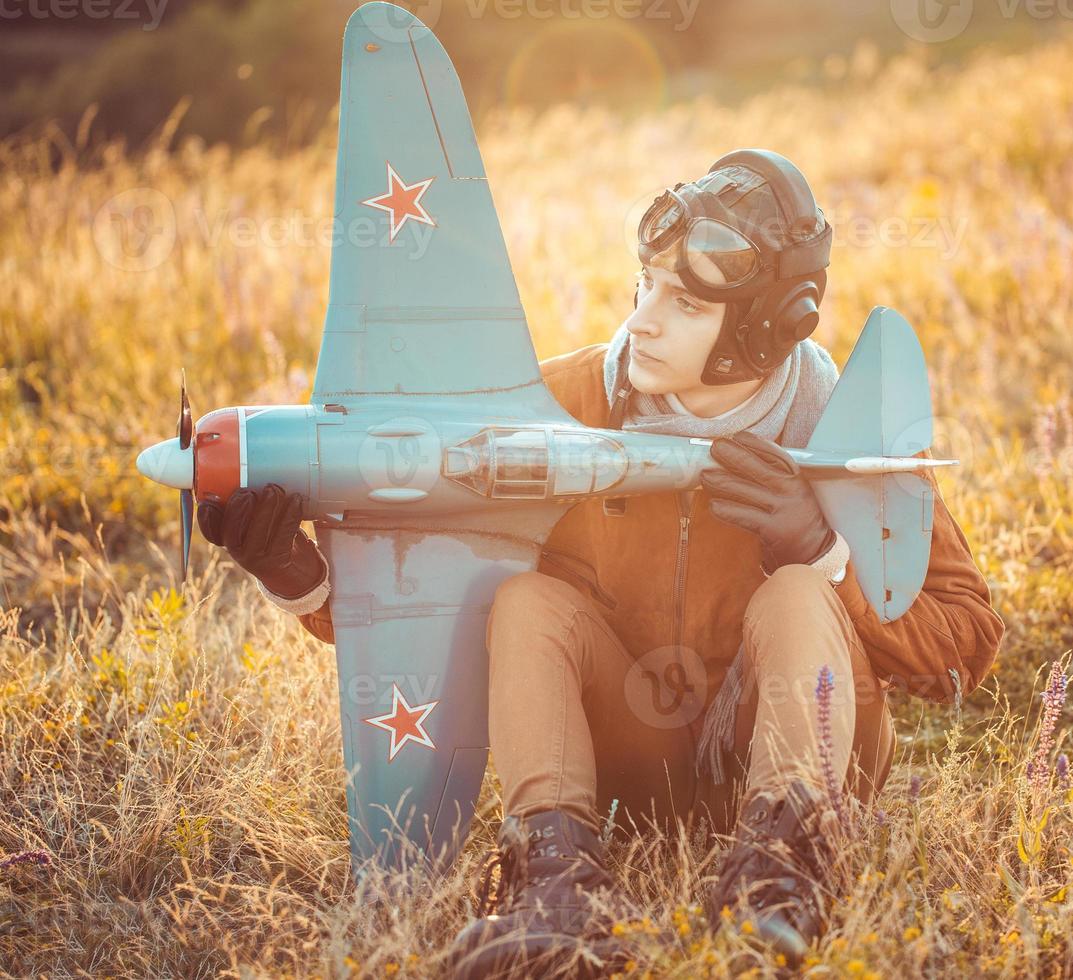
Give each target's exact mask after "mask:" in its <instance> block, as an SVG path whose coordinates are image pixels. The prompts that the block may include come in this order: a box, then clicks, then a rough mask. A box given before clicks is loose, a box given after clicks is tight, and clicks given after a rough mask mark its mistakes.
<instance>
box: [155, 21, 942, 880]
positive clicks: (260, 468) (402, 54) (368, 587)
mask: <svg viewBox="0 0 1073 980" xmlns="http://www.w3.org/2000/svg"><path fill="white" fill-rule="evenodd" d="M368 216H373V217H375V218H377V219H378V220H380V221H382V225H383V229H384V232H385V234H384V240H383V241H381V242H378V243H377V244H371V245H366V246H364V247H363V246H361V245H359V244H355V242H354V241H353V240H351V239H352V237H353V236H349V235H342V236H341V237H340V239H339V240H338V242H337V243H336V244H335V246H334V248H333V250H332V262H331V288H330V297H329V305H328V313H327V320H326V323H325V327H324V336H323V342H322V345H321V350H320V358H319V361H318V364H317V375H316V381H315V384H314V391H313V397H312V399H311V403H310V404H309V405H285V406H258V407H239V408H224V409H220V410H218V411H215V412H210V413H209V414H208V415H206V416H204V417H203V418H201V419H200V420H199V421H198V422H197V424H196V425H194V424H193V422H192V417H191V414H190V408H189V404H188V402H187V400H186V393H185V384H184V389H183V397H182V413H181V415H180V428H179V435H178V437H177V438H175V439H170V440H168V441H166V442H162V443H159V444H158V445H156V446H153V447H151V448H150V449H147V450H145V451H144V452H143V453H142V454H141V455H140V456H139V457H138V469H139V470H140V472H141V473H143V474H144V475H146V476H148V477H150V478H151V479H154V480H156V481H157V482H160V483H163V484H166V485H168V486H171V487H175V488H177V489H180V490H181V491H182V526H183V569H184V572H185V567H186V562H187V558H188V554H189V547H190V533H191V527H192V514H193V500H194V497H195V496H196V497H197V498H198V499H213V498H215V499H219V500H225V499H226V498H227V497H228V496H229V495H230V494H231V493H232V492H233V491H234V490H235V489H236V488H238V487H254V488H259V487H263V486H264V485H265V484H268V483H277V484H279V485H281V486H282V487H284V488H285V489H286V490H287V491H288V492H295V491H297V492H298V493H300V494H301V495H302V496H303V498H304V499H305V502H306V505H305V512H304V516H305V518H306V519H310V520H313V521H315V522H316V528H317V540H318V542H319V544H320V547H321V548H322V549H323V551H324V553H325V555H326V556H327V559H328V562H329V564H330V567H331V582H332V593H331V613H332V621H333V623H334V625H335V644H336V653H337V659H338V668H339V691H340V699H341V706H342V736H343V758H344V763H345V766H346V771H347V776H348V781H347V806H348V810H349V817H350V837H351V852H352V856H353V860H354V870H355V873H357V874H359V875H360V872H361V868H362V865H363V863H364V862H365V861H367V860H369V859H373V858H375V859H377V860H378V861H380V862H382V863H383V865H384V866H386V867H399V866H402V865H403V864H408V863H410V860H411V858H416V859H417V860H419V861H420V862H422V863H424V862H427V863H428V864H429V865H431V866H432V868H433V869H442V868H445V867H446V866H447V865H448V864H449V863H450V862H451V861H452V860H453V859H454V857H455V856H456V854H457V852H458V850H459V848H460V847H461V845H462V843H463V842H464V840H465V838H466V835H467V834H468V831H469V826H470V821H471V819H472V816H473V812H474V808H475V805H476V801H477V796H478V792H479V790H480V786H481V781H482V776H483V774H484V771H485V763H486V761H487V756H488V732H487V689H488V687H487V673H488V660H487V651H486V649H485V625H486V620H487V617H488V613H489V610H490V607H491V603H492V599H493V596H494V594H495V591H496V588H497V587H498V586H499V584H500V583H501V582H503V581H504V580H505V579H507V578H509V577H510V576H513V575H516V574H518V573H520V572H523V571H527V570H530V569H534V568H536V566H537V564H538V561H539V558H540V553H541V548H542V545H543V543H544V542H545V541H546V539H547V538H548V536H549V534H550V532H551V530H552V528H553V527H554V526H555V524H556V522H558V521H559V519H560V518H561V517H562V516H563V515H564V514H565V513H566V512H567V510H569V509H570V508H571V507H572V506H573V505H574V504H575V503H577V502H578V501H579V500H582V499H584V498H586V497H591V496H614V497H624V496H629V495H631V494H641V493H652V492H657V491H667V490H672V489H677V490H682V489H690V488H695V487H699V486H700V473H701V471H702V470H703V469H705V468H709V467H712V466H713V465H715V464H714V463H713V461H712V458H711V456H710V454H709V447H710V445H711V443H710V441H709V440H705V439H686V438H681V437H676V436H661V435H652V434H645V433H630V432H622V431H618V430H595V429H589V428H587V427H585V426H583V425H580V424H579V423H578V422H577V421H576V420H575V419H574V418H572V417H571V416H570V415H568V414H567V412H566V411H565V410H564V409H563V408H562V407H561V406H560V405H559V404H558V402H556V401H555V399H554V398H553V397H552V395H551V394H550V392H549V391H548V389H547V388H546V387H545V385H544V383H543V381H542V379H541V372H540V367H539V365H538V362H537V358H536V355H535V352H534V349H533V344H532V340H531V338H530V335H529V329H528V326H527V324H526V319H525V314H524V312H523V311H522V308H521V304H520V301H519V297H518V290H517V287H516V285H515V281H514V276H513V273H512V271H511V266H510V262H509V260H508V258H507V252H506V248H505V246H504V242H503V235H502V232H501V230H500V226H499V221H498V218H497V216H496V211H495V207H494V205H493V203H492V196H491V194H490V192H489V187H488V180H487V178H486V176H485V172H484V166H483V164H482V162H481V155H480V152H479V150H478V147H477V140H476V138H475V136H474V133H473V127H472V124H471V121H470V116H469V112H468V109H467V106H466V101H465V98H464V96H463V94H462V89H461V86H460V85H459V81H458V77H457V75H456V73H455V71H454V68H453V66H452V65H451V62H450V60H449V59H448V57H447V54H446V53H445V51H444V50H443V47H442V46H441V45H440V44H439V42H438V41H437V40H436V38H435V37H434V36H433V34H432V33H431V32H430V31H429V30H428V29H427V28H426V27H425V26H424V25H423V24H421V23H420V22H419V21H418V20H416V19H415V18H414V17H413V16H412V15H411V14H409V13H408V12H407V11H405V10H403V9H401V8H399V7H396V6H393V5H392V4H388V3H368V4H365V5H364V6H362V7H360V8H359V9H358V10H357V11H356V12H355V13H354V15H353V16H352V17H351V18H350V22H349V24H348V25H347V29H346V35H345V38H344V42H343V74H342V92H341V96H340V109H339V157H338V173H337V183H336V199H335V217H336V219H337V220H338V222H339V223H340V226H341V227H342V228H343V229H347V228H348V227H351V226H352V223H353V222H356V221H358V220H359V219H362V218H367V217H368ZM419 233H420V234H421V235H422V236H423V237H421V238H420V241H421V242H422V243H423V245H424V251H423V254H422V255H421V256H420V258H415V257H414V254H415V253H414V250H413V246H414V244H415V243H416V242H417V241H418V240H419V239H418V238H417V237H416V236H417V235H418V234H419ZM931 422H932V414H931V396H930V390H929V387H928V377H927V370H926V367H925V364H924V358H923V355H922V353H921V349H920V345H919V344H918V342H917V339H916V337H915V336H914V334H913V331H912V329H911V328H910V326H909V324H908V323H906V321H905V320H904V319H903V318H902V317H901V316H899V315H898V314H897V313H896V312H894V311H893V310H889V309H884V308H882V307H877V308H876V309H875V310H873V312H872V314H871V316H870V317H869V318H868V322H867V323H866V324H865V327H864V330H863V332H862V334H861V336H860V339H859V340H858V342H857V345H856V347H855V348H854V350H853V353H852V355H851V357H850V359H849V362H848V364H847V365H846V368H845V371H844V372H843V373H842V375H841V378H840V380H839V382H838V385H837V387H836V388H835V390H834V392H833V394H832V396H831V398H830V402H829V404H828V405H827V408H826V411H825V412H824V414H823V417H822V418H821V420H820V422H819V424H818V425H817V427H816V430H815V433H814V435H813V436H812V438H811V440H810V441H809V445H808V447H807V449H805V450H796V449H795V450H790V453H791V455H792V456H793V457H794V458H795V459H796V460H797V461H798V462H799V463H800V465H801V466H802V468H803V469H804V470H805V472H806V474H807V475H808V477H809V478H810V479H811V480H812V485H813V487H814V488H815V490H816V493H817V496H818V498H819V500H820V503H821V505H822V507H823V510H824V513H825V514H826V516H827V519H828V520H829V522H830V523H831V525H832V526H833V527H835V528H837V529H838V530H839V531H840V532H841V533H842V535H843V536H844V537H845V538H846V540H847V542H848V543H849V545H850V548H851V551H852V555H853V560H854V565H855V567H856V570H857V575H858V577H859V579H860V582H861V586H862V588H863V590H864V594H865V595H866V596H867V598H868V600H869V602H870V603H871V604H872V606H873V608H874V609H875V610H876V612H877V614H878V615H879V617H880V619H881V620H882V621H884V622H889V621H890V620H893V619H896V618H897V617H898V616H900V615H901V614H902V613H904V612H905V611H906V609H907V608H908V607H909V606H910V604H911V603H912V602H913V600H914V598H915V597H916V595H917V594H918V592H919V591H920V588H921V585H922V583H923V581H924V575H925V572H926V570H927V566H928V559H929V554H930V547H931V516H932V504H933V500H932V492H931V484H930V483H929V481H928V480H927V479H926V476H925V470H926V468H927V467H934V466H940V465H948V464H950V463H954V462H956V460H934V459H930V458H923V457H914V456H913V454H914V453H918V452H920V451H921V450H923V449H926V448H927V447H929V446H930V444H931V440H932V434H931Z"/></svg>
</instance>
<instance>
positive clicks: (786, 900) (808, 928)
mask: <svg viewBox="0 0 1073 980" xmlns="http://www.w3.org/2000/svg"><path fill="white" fill-rule="evenodd" d="M825 814H826V815H825ZM833 817H834V813H833V811H831V810H830V807H829V804H828V802H827V797H826V794H825V793H823V791H821V790H819V789H816V788H813V787H811V786H809V785H808V784H807V783H804V782H802V781H801V780H799V779H795V780H794V781H793V782H792V783H791V784H790V786H789V788H788V789H787V790H786V792H785V793H782V794H777V793H771V792H763V791H761V792H758V793H756V794H755V795H753V796H751V798H750V799H749V800H748V801H747V802H746V803H745V804H744V805H743V807H742V812H741V817H740V818H739V820H738V827H737V831H736V832H735V835H734V837H735V839H734V843H733V844H732V846H731V848H730V850H729V851H728V852H727V853H726V855H725V857H724V860H723V864H722V866H721V868H720V873H719V880H718V881H717V882H716V883H715V885H713V886H712V887H711V888H710V889H709V890H708V893H707V895H706V900H705V911H706V912H707V915H708V922H709V924H710V925H711V928H712V929H713V931H714V930H715V929H717V928H718V927H719V924H720V923H721V921H722V918H723V917H722V910H723V908H724V907H728V908H729V909H730V910H731V912H732V913H733V911H734V909H735V906H736V905H737V904H738V900H739V897H740V899H741V900H742V902H743V904H745V905H747V906H748V909H749V911H746V912H744V913H742V914H741V915H740V916H738V918H739V922H743V920H744V919H748V921H749V922H750V923H751V924H752V928H753V930H754V932H753V934H754V935H755V936H756V937H757V938H758V939H759V940H761V941H762V942H765V943H768V944H770V945H771V946H772V947H773V948H774V949H775V950H776V951H777V952H780V953H782V954H783V955H784V956H785V957H786V962H787V965H788V966H796V965H798V964H799V963H800V962H801V960H802V959H803V958H804V956H805V953H806V952H807V951H808V948H809V946H810V945H811V944H812V942H813V941H814V940H815V939H817V938H818V937H819V936H820V935H822V933H823V931H824V929H825V927H826V922H827V899H826V896H825V894H824V891H825V882H826V881H827V879H828V877H829V873H830V872H829V869H830V868H831V866H832V862H833V859H834V851H833V849H832V846H831V843H830V841H829V839H828V836H827V835H826V834H825V833H824V829H823V827H822V826H821V824H826V825H827V826H830V824H829V823H828V821H829V820H830V819H832V818H833Z"/></svg>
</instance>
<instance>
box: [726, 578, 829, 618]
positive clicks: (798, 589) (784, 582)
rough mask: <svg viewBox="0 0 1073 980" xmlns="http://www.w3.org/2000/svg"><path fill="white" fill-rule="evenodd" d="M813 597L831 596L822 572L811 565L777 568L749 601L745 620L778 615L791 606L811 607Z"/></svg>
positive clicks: (813, 603) (822, 599)
mask: <svg viewBox="0 0 1073 980" xmlns="http://www.w3.org/2000/svg"><path fill="white" fill-rule="evenodd" d="M817 596H818V597H819V599H820V601H824V600H826V599H828V598H829V597H831V596H834V590H833V589H832V588H831V583H830V582H828V581H827V577H826V576H825V575H824V574H823V572H821V571H820V570H819V569H818V568H813V567H812V566H811V565H780V566H779V567H778V568H776V569H775V571H774V573H773V574H772V575H771V576H770V577H769V578H768V579H767V580H766V581H765V582H762V583H761V584H760V585H759V586H758V587H757V589H756V591H755V592H754V593H753V594H752V596H751V597H750V599H749V603H748V605H747V606H746V608H745V616H746V620H749V619H754V618H756V617H757V616H759V615H764V614H769V613H773V614H776V615H781V614H782V613H783V612H784V611H785V610H786V609H787V608H792V607H794V606H797V607H802V606H809V607H811V606H814V605H815V600H816V597H817ZM836 598H837V597H836Z"/></svg>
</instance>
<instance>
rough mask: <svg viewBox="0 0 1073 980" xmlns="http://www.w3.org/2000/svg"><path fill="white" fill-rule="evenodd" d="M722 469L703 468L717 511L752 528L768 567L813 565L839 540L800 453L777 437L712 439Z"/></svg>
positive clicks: (714, 456)
mask: <svg viewBox="0 0 1073 980" xmlns="http://www.w3.org/2000/svg"><path fill="white" fill-rule="evenodd" d="M711 455H712V459H714V460H715V461H716V462H717V463H719V465H720V466H721V467H722V469H716V468H714V467H713V468H711V469H705V470H703V471H702V472H701V482H702V484H703V486H704V489H705V490H706V491H707V492H708V493H709V494H710V495H711V499H710V500H709V502H708V509H709V510H710V511H711V513H712V516H713V517H717V518H718V519H719V520H721V521H726V522H727V523H728V524H736V525H738V526H739V527H743V528H745V529H746V530H748V531H752V532H753V533H754V534H755V535H757V537H759V538H760V541H761V544H762V546H763V564H764V571H765V572H767V573H768V574H769V575H770V574H772V573H774V571H775V569H777V568H779V567H780V566H782V565H798V564H800V565H810V564H812V562H814V561H815V560H816V559H817V558H819V557H821V556H822V555H824V554H826V553H827V551H828V550H830V548H831V546H832V545H833V544H834V543H835V532H834V530H833V529H832V528H831V526H830V525H829V524H828V523H827V519H826V518H825V517H824V516H823V511H822V510H820V505H819V501H817V500H816V495H815V494H814V493H813V492H812V487H811V486H809V482H808V480H807V479H806V478H805V477H804V475H803V474H802V473H801V467H800V466H798V465H797V463H796V462H795V460H794V458H793V457H792V456H791V455H790V454H789V453H787V452H786V450H784V449H783V448H782V447H781V446H779V445H778V444H777V443H775V442H772V441H771V440H770V439H764V438H762V437H761V436H758V435H755V434H754V433H752V432H748V431H742V432H739V433H737V434H735V435H733V436H731V437H729V438H724V439H716V440H715V441H714V442H713V443H712V449H711Z"/></svg>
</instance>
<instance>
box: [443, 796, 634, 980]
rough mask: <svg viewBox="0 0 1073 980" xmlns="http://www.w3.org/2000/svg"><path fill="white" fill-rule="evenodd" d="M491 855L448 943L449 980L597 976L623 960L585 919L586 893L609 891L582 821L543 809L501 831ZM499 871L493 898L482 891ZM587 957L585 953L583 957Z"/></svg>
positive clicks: (596, 842)
mask: <svg viewBox="0 0 1073 980" xmlns="http://www.w3.org/2000/svg"><path fill="white" fill-rule="evenodd" d="M497 843H498V854H497V855H495V856H494V858H493V860H492V861H490V862H489V863H488V864H486V866H485V868H484V871H483V874H482V877H481V885H480V896H479V907H478V910H477V915H478V918H477V920H476V921H474V922H471V923H470V924H469V925H467V926H466V927H465V928H464V929H463V930H462V931H461V932H460V933H459V934H458V936H457V937H456V938H455V941H454V944H453V945H452V947H451V951H450V954H449V959H448V961H447V965H446V976H448V977H451V978H454V980H476V978H487V977H522V976H524V975H525V971H526V970H529V971H531V972H532V974H533V975H534V976H538V977H551V976H557V975H559V976H570V977H574V976H590V977H591V976H599V975H602V974H603V973H604V971H605V970H606V972H607V973H610V972H612V970H613V969H614V966H615V964H616V963H617V964H618V968H619V969H621V964H622V963H624V962H625V960H626V958H627V956H626V954H625V952H623V950H624V947H623V946H622V944H621V943H620V942H619V941H618V940H616V939H615V938H614V937H613V936H612V935H611V926H612V925H613V923H612V922H610V921H609V920H607V919H606V918H605V917H603V916H598V915H592V914H590V911H589V909H590V903H589V900H588V896H589V895H591V894H593V893H595V892H597V891H601V890H602V891H603V893H604V894H603V896H602V897H604V898H606V897H607V895H608V894H609V893H611V892H613V891H614V890H615V888H616V886H615V882H614V879H613V878H612V876H611V875H610V874H609V873H608V871H607V868H606V867H605V864H604V860H605V858H604V847H603V844H602V843H601V841H600V839H599V838H598V837H597V836H596V834H595V833H594V832H593V831H591V830H590V829H589V828H588V827H587V826H585V824H583V823H580V822H579V821H577V820H574V819H573V818H572V817H570V816H568V815H567V814H566V813H564V812H563V811H561V810H544V811H541V812H539V813H533V814H530V815H529V816H528V817H527V818H524V819H519V818H518V817H515V816H508V817H506V818H505V819H504V821H503V824H502V826H501V827H500V830H499V834H498V838H497ZM496 866H498V867H499V868H500V879H499V886H498V888H497V889H496V895H495V899H494V900H492V901H489V898H488V892H489V886H490V885H491V876H492V871H493V870H494V868H495V867H496ZM585 952H587V953H588V955H583V953H585Z"/></svg>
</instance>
